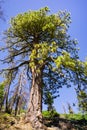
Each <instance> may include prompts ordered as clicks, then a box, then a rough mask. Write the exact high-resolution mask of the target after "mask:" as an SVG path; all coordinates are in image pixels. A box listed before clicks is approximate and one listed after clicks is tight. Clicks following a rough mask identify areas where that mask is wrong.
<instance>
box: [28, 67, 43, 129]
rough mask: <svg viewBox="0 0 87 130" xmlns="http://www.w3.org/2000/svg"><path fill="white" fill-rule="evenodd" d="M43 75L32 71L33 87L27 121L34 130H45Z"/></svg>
mask: <svg viewBox="0 0 87 130" xmlns="http://www.w3.org/2000/svg"><path fill="white" fill-rule="evenodd" d="M41 111H42V75H41V72H39V73H37V71H36V70H35V69H32V86H31V92H30V102H29V109H28V113H27V117H26V120H27V121H29V122H30V123H31V124H32V127H33V129H34V130H45V128H43V122H42V113H41Z"/></svg>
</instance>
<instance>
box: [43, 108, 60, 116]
mask: <svg viewBox="0 0 87 130" xmlns="http://www.w3.org/2000/svg"><path fill="white" fill-rule="evenodd" d="M42 115H43V117H44V118H54V117H59V113H57V112H56V111H55V110H52V111H43V112H42Z"/></svg>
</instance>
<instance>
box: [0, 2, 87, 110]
mask: <svg viewBox="0 0 87 130" xmlns="http://www.w3.org/2000/svg"><path fill="white" fill-rule="evenodd" d="M45 6H48V7H49V8H50V10H51V12H52V13H57V12H58V11H59V10H67V11H68V12H70V13H71V20H72V23H71V25H70V28H69V34H70V35H71V37H72V38H76V39H77V40H78V42H79V44H78V46H79V48H80V51H79V56H80V59H81V60H85V58H86V56H87V44H86V43H87V0H5V2H4V3H3V9H4V14H5V18H6V22H3V21H1V20H0V34H2V32H3V30H5V29H7V28H8V26H9V20H10V18H11V17H13V16H15V15H17V14H18V13H22V12H26V11H28V10H37V9H40V8H41V7H45ZM0 46H2V43H0ZM60 94H61V96H60V98H58V99H56V101H55V108H56V109H57V111H58V112H63V108H62V104H66V103H67V102H69V103H70V102H71V104H72V103H73V102H76V94H75V92H74V87H73V88H70V89H66V88H63V89H62V90H60ZM44 108H45V107H44ZM73 109H74V111H75V112H76V111H77V109H76V108H73Z"/></svg>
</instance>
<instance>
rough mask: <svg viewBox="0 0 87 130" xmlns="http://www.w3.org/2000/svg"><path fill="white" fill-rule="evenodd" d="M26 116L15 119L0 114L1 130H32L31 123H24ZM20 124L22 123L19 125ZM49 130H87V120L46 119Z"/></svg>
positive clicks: (45, 122)
mask: <svg viewBox="0 0 87 130" xmlns="http://www.w3.org/2000/svg"><path fill="white" fill-rule="evenodd" d="M23 118H24V114H22V115H21V116H17V117H14V116H12V115H9V114H7V113H0V130H32V127H31V125H30V124H29V123H26V124H24V123H23ZM19 122H20V123H19ZM44 124H45V125H46V126H47V130H87V120H83V119H82V120H69V119H65V118H64V117H61V116H60V117H58V118H57V117H55V118H54V119H47V118H45V119H44Z"/></svg>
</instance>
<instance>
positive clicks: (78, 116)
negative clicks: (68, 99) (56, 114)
mask: <svg viewBox="0 0 87 130" xmlns="http://www.w3.org/2000/svg"><path fill="white" fill-rule="evenodd" d="M62 116H64V117H65V118H66V119H69V120H83V119H85V120H87V114H85V115H83V114H81V113H78V114H62Z"/></svg>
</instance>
